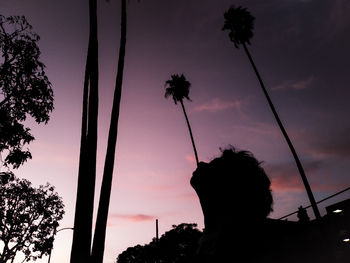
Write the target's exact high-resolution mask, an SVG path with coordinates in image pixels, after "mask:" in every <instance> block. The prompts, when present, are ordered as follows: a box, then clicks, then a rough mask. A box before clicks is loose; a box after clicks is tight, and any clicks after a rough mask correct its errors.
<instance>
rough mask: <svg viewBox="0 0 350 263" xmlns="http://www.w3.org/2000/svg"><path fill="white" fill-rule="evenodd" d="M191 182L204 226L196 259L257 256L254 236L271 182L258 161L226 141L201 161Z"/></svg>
mask: <svg viewBox="0 0 350 263" xmlns="http://www.w3.org/2000/svg"><path fill="white" fill-rule="evenodd" d="M190 183H191V186H192V187H193V188H194V190H195V191H196V193H197V195H198V197H199V201H200V204H201V207H202V211H203V215H204V226H205V229H204V231H203V236H202V238H201V239H200V241H199V246H198V250H197V255H196V257H197V258H196V261H197V262H201V263H204V262H205V263H209V262H259V261H257V260H259V255H260V254H261V253H259V251H258V250H257V249H256V247H258V246H256V245H255V242H256V241H255V240H256V239H257V238H259V233H261V229H262V224H263V222H264V220H265V219H266V217H267V216H268V214H269V213H270V212H271V211H272V203H273V199H272V194H271V190H270V185H271V182H270V180H269V178H268V177H267V175H266V173H265V171H264V169H263V168H262V167H261V166H260V162H258V161H257V160H256V159H255V158H254V156H253V154H251V153H250V152H248V151H237V150H236V149H235V148H234V147H232V146H231V147H230V148H228V149H225V150H223V151H222V155H221V156H220V157H218V158H215V159H213V160H212V161H211V162H209V163H204V162H200V163H199V165H198V168H197V169H196V170H195V171H194V172H193V176H192V178H191V181H190ZM253 248H254V252H252V251H253V250H252V249H253Z"/></svg>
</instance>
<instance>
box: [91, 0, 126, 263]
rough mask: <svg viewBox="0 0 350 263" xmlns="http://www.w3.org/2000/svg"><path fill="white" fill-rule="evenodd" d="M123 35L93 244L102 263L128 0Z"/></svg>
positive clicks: (94, 259) (97, 262)
mask: <svg viewBox="0 0 350 263" xmlns="http://www.w3.org/2000/svg"><path fill="white" fill-rule="evenodd" d="M121 5H122V6H121V36H120V47H119V59H118V71H117V77H116V83H115V90H114V98H113V107H112V114H111V122H110V127H109V134H108V145H107V152H106V159H105V166H104V171H103V179H102V185H101V192H100V200H99V206H98V213H97V219H96V228H95V235H94V241H93V246H92V262H93V263H102V262H103V253H104V244H105V236H106V227H107V219H108V210H109V203H110V196H111V188H112V179H113V168H114V159H115V149H116V143H117V136H118V120H119V109H120V99H121V92H122V83H123V71H124V58H125V46H126V0H122V1H121Z"/></svg>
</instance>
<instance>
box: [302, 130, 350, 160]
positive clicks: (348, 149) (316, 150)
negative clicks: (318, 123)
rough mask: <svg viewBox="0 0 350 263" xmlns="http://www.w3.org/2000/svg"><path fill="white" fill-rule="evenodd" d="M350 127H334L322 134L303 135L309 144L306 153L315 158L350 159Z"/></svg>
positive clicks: (303, 138)
mask: <svg viewBox="0 0 350 263" xmlns="http://www.w3.org/2000/svg"><path fill="white" fill-rule="evenodd" d="M349 133H350V127H349V128H348V127H344V126H340V127H333V128H331V129H328V130H325V131H321V133H315V132H313V133H307V134H302V135H301V137H302V138H301V139H302V140H304V141H305V142H306V143H307V146H306V152H307V153H308V154H310V155H311V156H313V157H314V158H319V159H324V158H329V157H338V158H339V157H340V158H349V157H350V137H349Z"/></svg>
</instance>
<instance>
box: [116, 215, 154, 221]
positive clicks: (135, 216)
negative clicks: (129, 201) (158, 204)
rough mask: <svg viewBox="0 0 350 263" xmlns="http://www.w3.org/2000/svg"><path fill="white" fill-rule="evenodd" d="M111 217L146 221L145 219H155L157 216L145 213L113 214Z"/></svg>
mask: <svg viewBox="0 0 350 263" xmlns="http://www.w3.org/2000/svg"><path fill="white" fill-rule="evenodd" d="M110 217H111V218H114V219H120V220H125V221H129V222H144V221H153V220H155V216H152V215H145V214H131V215H130V214H112V215H110Z"/></svg>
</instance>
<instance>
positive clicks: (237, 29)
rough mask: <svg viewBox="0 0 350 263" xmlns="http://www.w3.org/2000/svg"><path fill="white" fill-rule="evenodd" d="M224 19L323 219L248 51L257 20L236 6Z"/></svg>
mask: <svg viewBox="0 0 350 263" xmlns="http://www.w3.org/2000/svg"><path fill="white" fill-rule="evenodd" d="M224 18H225V23H224V26H223V28H222V30H228V31H229V37H230V40H231V41H232V42H233V43H234V45H235V47H236V48H239V45H242V46H243V49H244V51H245V53H246V54H247V56H248V58H249V61H250V63H251V65H252V67H253V69H254V71H255V74H256V76H257V78H258V80H259V83H260V86H261V88H262V90H263V92H264V94H265V97H266V99H267V101H268V104H269V106H270V108H271V110H272V113H273V115H274V117H275V119H276V121H277V123H278V126H279V127H280V129H281V131H282V134H283V136H284V138H285V140H286V141H287V144H288V146H289V149H290V150H291V152H292V154H293V157H294V160H295V162H296V165H297V167H298V170H299V173H300V176H301V178H302V180H303V183H304V186H305V189H306V192H307V195H308V197H309V199H310V202H311V205H312V208H313V211H314V214H315V217H316V218H317V219H318V218H321V215H320V212H319V210H318V207H317V204H316V201H315V198H314V196H313V194H312V191H311V187H310V185H309V182H308V180H307V178H306V175H305V172H304V168H303V166H302V164H301V162H300V160H299V157H298V155H297V153H296V151H295V149H294V146H293V144H292V142H291V140H290V139H289V136H288V134H287V132H286V130H285V128H284V126H283V124H282V122H281V120H280V118H279V116H278V114H277V111H276V109H275V107H274V105H273V103H272V101H271V99H270V96H269V94H268V92H267V90H266V88H265V85H264V83H263V81H262V79H261V77H260V74H259V72H258V69H257V67H256V66H255V63H254V61H253V58H252V56H251V55H250V52H249V50H248V47H247V45H246V44H250V39H251V38H252V37H253V29H254V20H255V18H254V17H253V16H252V15H251V14H250V12H249V11H248V10H247V9H246V8H242V7H240V6H239V7H235V6H231V7H230V8H229V9H228V11H227V12H225V13H224Z"/></svg>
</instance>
